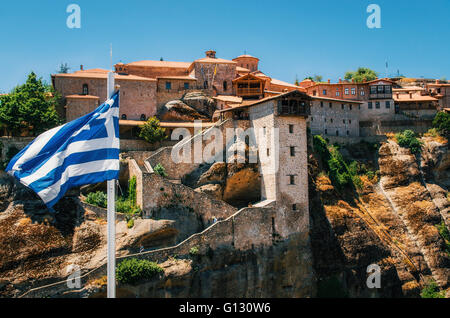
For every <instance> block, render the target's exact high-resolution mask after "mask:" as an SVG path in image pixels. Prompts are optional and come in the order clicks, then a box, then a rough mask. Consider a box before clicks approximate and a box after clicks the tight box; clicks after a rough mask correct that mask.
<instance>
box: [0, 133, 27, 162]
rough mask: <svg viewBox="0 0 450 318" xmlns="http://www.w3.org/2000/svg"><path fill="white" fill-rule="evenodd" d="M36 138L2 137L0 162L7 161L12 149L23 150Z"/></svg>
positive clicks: (0, 139) (0, 140)
mask: <svg viewBox="0 0 450 318" xmlns="http://www.w3.org/2000/svg"><path fill="white" fill-rule="evenodd" d="M33 139H34V137H0V161H2V162H3V161H5V160H6V159H7V158H6V157H7V153H8V151H9V149H10V148H15V149H17V150H22V149H23V148H25V147H26V146H27V145H28V144H29V143H30V142H32V141H33Z"/></svg>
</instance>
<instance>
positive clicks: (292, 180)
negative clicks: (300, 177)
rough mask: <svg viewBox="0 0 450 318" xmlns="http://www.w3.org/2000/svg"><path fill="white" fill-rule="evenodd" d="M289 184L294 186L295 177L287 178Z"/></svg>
mask: <svg viewBox="0 0 450 318" xmlns="http://www.w3.org/2000/svg"><path fill="white" fill-rule="evenodd" d="M289 184H291V185H294V184H295V176H289Z"/></svg>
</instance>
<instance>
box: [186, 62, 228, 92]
mask: <svg viewBox="0 0 450 318" xmlns="http://www.w3.org/2000/svg"><path fill="white" fill-rule="evenodd" d="M216 66H217V73H216V75H214V70H215V68H216ZM202 68H203V71H202ZM194 71H195V78H197V81H198V82H197V83H198V85H199V86H204V85H203V84H204V82H205V81H207V82H208V85H209V87H210V88H212V89H213V90H214V91H215V92H216V94H215V95H232V94H233V83H232V81H233V80H234V79H235V78H236V63H223V64H222V63H217V64H216V63H202V62H195V64H194ZM224 82H226V83H227V84H226V86H227V90H226V91H225V90H224Z"/></svg>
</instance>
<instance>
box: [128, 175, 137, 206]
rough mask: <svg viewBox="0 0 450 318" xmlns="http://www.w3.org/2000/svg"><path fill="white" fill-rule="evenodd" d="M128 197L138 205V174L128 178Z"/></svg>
mask: <svg viewBox="0 0 450 318" xmlns="http://www.w3.org/2000/svg"><path fill="white" fill-rule="evenodd" d="M128 198H129V199H130V201H131V203H132V204H133V205H136V176H133V177H131V178H130V180H128Z"/></svg>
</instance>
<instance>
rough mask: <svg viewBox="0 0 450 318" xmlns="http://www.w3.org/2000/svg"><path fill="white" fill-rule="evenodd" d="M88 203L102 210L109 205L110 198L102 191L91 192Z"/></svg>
mask: <svg viewBox="0 0 450 318" xmlns="http://www.w3.org/2000/svg"><path fill="white" fill-rule="evenodd" d="M86 202H87V203H89V204H92V205H95V206H99V207H101V208H106V207H107V205H108V196H107V195H106V193H104V192H101V191H97V192H90V193H89V194H88V196H87V199H86Z"/></svg>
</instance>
